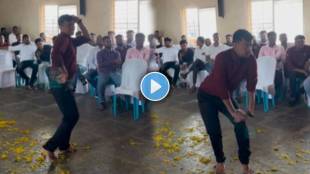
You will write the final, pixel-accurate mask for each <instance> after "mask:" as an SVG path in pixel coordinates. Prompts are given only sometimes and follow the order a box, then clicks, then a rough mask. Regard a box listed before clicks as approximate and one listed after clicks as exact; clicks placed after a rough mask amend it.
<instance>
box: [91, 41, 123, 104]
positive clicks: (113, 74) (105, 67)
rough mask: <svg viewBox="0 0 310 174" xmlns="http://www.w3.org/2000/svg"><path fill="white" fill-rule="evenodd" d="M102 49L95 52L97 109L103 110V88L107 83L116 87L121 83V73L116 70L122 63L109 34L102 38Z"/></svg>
mask: <svg viewBox="0 0 310 174" xmlns="http://www.w3.org/2000/svg"><path fill="white" fill-rule="evenodd" d="M103 43H104V49H103V50H101V51H99V52H98V54H97V70H98V83H97V94H98V103H99V109H100V110H105V109H106V104H105V88H106V87H107V85H109V84H114V85H115V86H116V87H118V86H120V84H121V73H120V72H119V71H118V70H119V68H118V67H119V66H120V65H121V64H122V59H121V55H120V53H119V52H118V51H115V50H114V49H113V44H112V40H111V38H110V37H109V36H105V37H104V38H103Z"/></svg>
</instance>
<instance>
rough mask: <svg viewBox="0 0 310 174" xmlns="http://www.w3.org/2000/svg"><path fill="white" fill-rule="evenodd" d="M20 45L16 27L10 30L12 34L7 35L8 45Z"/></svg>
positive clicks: (18, 32)
mask: <svg viewBox="0 0 310 174" xmlns="http://www.w3.org/2000/svg"><path fill="white" fill-rule="evenodd" d="M19 43H20V31H19V28H18V27H17V26H14V27H13V28H12V33H11V34H10V35H9V45H11V46H15V45H18V44H19Z"/></svg>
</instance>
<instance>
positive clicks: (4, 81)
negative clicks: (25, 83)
mask: <svg viewBox="0 0 310 174" xmlns="http://www.w3.org/2000/svg"><path fill="white" fill-rule="evenodd" d="M14 86H16V80H15V69H14V68H13V54H12V53H11V52H10V51H6V50H0V88H8V87H14Z"/></svg>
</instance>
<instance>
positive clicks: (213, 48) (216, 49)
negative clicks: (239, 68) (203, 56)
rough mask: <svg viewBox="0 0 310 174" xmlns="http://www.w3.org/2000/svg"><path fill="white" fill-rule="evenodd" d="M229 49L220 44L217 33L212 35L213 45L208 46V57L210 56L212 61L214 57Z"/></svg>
mask: <svg viewBox="0 0 310 174" xmlns="http://www.w3.org/2000/svg"><path fill="white" fill-rule="evenodd" d="M230 48H231V47H229V46H227V45H224V44H221V43H220V38H219V34H218V33H214V34H213V44H212V45H210V46H209V48H208V55H209V56H210V58H211V60H212V61H214V60H215V58H216V56H217V55H218V54H219V53H221V52H223V51H226V50H228V49H230Z"/></svg>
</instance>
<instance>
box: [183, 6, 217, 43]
mask: <svg viewBox="0 0 310 174" xmlns="http://www.w3.org/2000/svg"><path fill="white" fill-rule="evenodd" d="M186 30H187V36H188V37H189V38H190V39H196V38H197V37H198V36H204V37H207V38H212V35H213V34H214V33H216V32H217V26H216V9H215V8H204V9H197V8H189V9H186Z"/></svg>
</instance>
